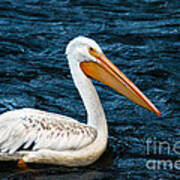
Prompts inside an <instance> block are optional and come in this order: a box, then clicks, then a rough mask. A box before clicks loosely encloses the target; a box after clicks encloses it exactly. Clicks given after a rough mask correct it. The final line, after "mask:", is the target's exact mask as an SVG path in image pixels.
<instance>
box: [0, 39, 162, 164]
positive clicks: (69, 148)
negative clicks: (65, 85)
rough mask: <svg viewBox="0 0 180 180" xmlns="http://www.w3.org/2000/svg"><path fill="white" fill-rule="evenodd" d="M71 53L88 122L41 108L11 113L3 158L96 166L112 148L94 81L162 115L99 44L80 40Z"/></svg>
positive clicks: (5, 123) (1, 144)
mask: <svg viewBox="0 0 180 180" xmlns="http://www.w3.org/2000/svg"><path fill="white" fill-rule="evenodd" d="M66 55H67V59H68V62H69V66H70V69H71V74H72V77H73V80H74V83H75V85H76V87H77V89H78V91H79V93H80V96H81V98H82V100H83V102H84V105H85V108H86V110H87V115H88V118H87V124H83V123H80V122H78V121H76V120H74V119H72V118H70V117H66V116H63V115H59V114H54V113H50V112H44V111H40V110H36V109H28V108H25V109H20V110H14V111H8V112H5V113H3V114H2V115H0V160H21V161H23V162H36V163H51V164H59V165H64V166H85V165H89V164H91V163H93V162H95V161H96V160H97V159H98V158H99V157H100V156H101V154H102V153H103V152H104V151H105V149H106V146H107V139H108V129H107V123H106V118H105V114H104V110H103V108H102V105H101V103H100V100H99V97H98V94H97V92H96V90H95V88H94V86H93V84H92V82H91V80H90V77H92V78H94V79H96V80H98V81H101V82H103V83H104V84H106V85H108V86H110V87H111V88H113V89H115V90H116V91H117V92H119V93H121V94H123V95H124V96H126V97H127V98H129V99H130V100H132V101H133V102H135V103H137V104H138V105H140V106H142V107H144V108H146V109H148V110H150V111H152V112H154V113H156V114H157V115H158V116H160V111H159V110H158V109H157V108H156V107H155V106H154V105H153V104H152V103H151V102H150V100H148V99H147V97H146V96H145V95H143V93H142V92H141V91H140V90H139V89H138V88H137V87H136V86H135V85H134V84H133V83H132V82H131V81H130V80H129V79H128V78H127V77H126V76H125V75H124V74H123V73H122V72H121V71H120V70H119V69H118V68H117V67H116V66H115V65H113V64H112V63H111V62H110V61H109V60H108V58H107V57H106V56H105V55H104V53H103V52H102V50H101V48H100V47H99V45H98V44H97V43H96V42H95V41H94V40H92V39H89V38H87V37H83V36H79V37H76V38H75V39H73V40H71V41H70V42H69V44H68V45H67V48H66Z"/></svg>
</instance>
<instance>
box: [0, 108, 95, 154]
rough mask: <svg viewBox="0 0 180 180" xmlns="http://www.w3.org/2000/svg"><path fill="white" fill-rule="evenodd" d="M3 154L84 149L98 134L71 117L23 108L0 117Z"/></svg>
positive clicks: (0, 144)
mask: <svg viewBox="0 0 180 180" xmlns="http://www.w3.org/2000/svg"><path fill="white" fill-rule="evenodd" d="M0 124H1V126H0V152H1V153H9V154H14V153H15V152H16V151H19V149H20V150H26V149H28V148H29V147H30V146H32V147H31V148H32V150H33V151H36V150H39V149H49V150H56V151H63V150H72V149H73V150H75V149H81V148H83V147H85V146H87V145H88V144H91V143H92V142H93V141H94V140H95V138H96V136H97V131H96V130H95V129H94V128H92V127H90V126H88V125H86V124H83V123H80V122H78V121H76V120H73V119H72V118H69V117H67V116H63V115H58V114H55V113H49V112H45V111H40V110H35V109H21V110H15V111H10V112H7V113H4V114H2V115H1V116H0Z"/></svg>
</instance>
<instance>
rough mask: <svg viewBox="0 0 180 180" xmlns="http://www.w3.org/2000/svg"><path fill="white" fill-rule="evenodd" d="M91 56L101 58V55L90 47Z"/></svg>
mask: <svg viewBox="0 0 180 180" xmlns="http://www.w3.org/2000/svg"><path fill="white" fill-rule="evenodd" d="M89 54H91V55H92V56H94V57H96V58H98V57H99V53H98V52H97V51H96V50H95V49H94V48H93V47H89Z"/></svg>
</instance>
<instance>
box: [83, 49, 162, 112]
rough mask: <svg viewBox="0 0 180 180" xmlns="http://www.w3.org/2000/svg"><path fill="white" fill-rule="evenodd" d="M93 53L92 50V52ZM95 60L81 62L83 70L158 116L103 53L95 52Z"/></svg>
mask: <svg viewBox="0 0 180 180" xmlns="http://www.w3.org/2000/svg"><path fill="white" fill-rule="evenodd" d="M93 54H94V52H93ZM95 57H96V58H97V62H92V61H89V62H86V61H85V62H81V64H80V67H81V69H82V70H83V72H84V73H85V74H86V75H87V76H89V77H92V78H94V79H95V80H98V81H100V82H102V83H104V84H106V85H107V86H109V87H111V88H113V89H114V90H116V91H117V92H119V93H121V94H122V95H124V96H126V97H127V98H128V99H130V100H131V101H133V102H135V103H136V104H138V105H140V106H142V107H144V108H146V109H148V110H149V111H152V112H154V113H155V114H157V115H158V116H160V114H161V113H160V111H159V110H158V109H157V108H156V107H155V106H154V105H153V103H152V102H151V101H150V100H149V99H148V98H147V97H146V96H145V95H144V94H143V93H142V92H141V91H140V90H139V89H138V88H137V87H136V86H135V85H134V83H133V82H132V81H130V80H129V79H128V78H127V77H126V76H125V75H124V74H123V73H122V72H121V71H120V70H119V69H118V68H117V67H116V66H115V65H114V64H113V63H112V62H111V61H110V60H109V59H108V58H107V57H106V56H105V55H104V54H103V53H98V54H97V52H96V56H95Z"/></svg>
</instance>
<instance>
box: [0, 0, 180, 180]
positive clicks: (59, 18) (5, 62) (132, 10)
mask: <svg viewBox="0 0 180 180" xmlns="http://www.w3.org/2000/svg"><path fill="white" fill-rule="evenodd" d="M78 35H84V36H88V37H91V38H93V39H95V40H96V41H97V42H98V43H99V44H100V46H101V47H102V49H103V51H104V53H105V54H106V56H107V57H109V59H111V60H112V62H113V63H115V64H116V65H117V66H118V67H119V69H121V70H122V71H123V72H124V73H125V74H126V75H127V76H128V77H129V78H130V79H131V80H133V81H134V83H135V84H136V85H137V86H138V87H139V88H140V89H141V90H142V91H143V92H144V93H145V94H146V95H147V96H148V97H149V98H150V99H151V100H152V101H153V103H154V104H155V105H156V106H157V107H158V108H159V109H160V111H161V113H162V115H161V117H160V118H158V117H156V116H155V115H153V114H152V113H150V112H148V111H146V110H144V109H142V108H140V107H138V106H137V105H134V104H133V103H131V102H130V101H129V100H127V99H126V98H124V97H122V96H121V95H119V94H117V93H116V92H114V91H113V90H111V89H109V88H107V87H105V86H104V85H102V84H101V83H98V82H96V81H94V84H95V85H96V88H97V91H98V92H99V94H100V98H101V102H102V104H103V107H104V109H105V112H106V117H107V119H108V124H109V145H108V148H107V150H106V152H105V153H104V155H103V156H102V157H101V158H100V160H98V161H97V162H96V163H95V164H93V165H91V166H89V167H85V168H64V167H58V166H49V165H34V164H30V165H29V166H30V168H31V169H32V170H29V171H28V172H23V170H19V169H18V168H17V166H16V163H13V162H1V163H0V178H1V179H3V180H6V179H68V180H70V179H83V180H84V179H87V180H90V179H93V180H94V179H98V180H100V179H117V180H118V179H121V180H123V179H143V180H144V179H154V180H157V179H161V180H166V179H179V178H180V175H179V174H180V173H179V169H180V165H179V166H178V162H179V164H180V160H179V159H180V149H179V146H180V143H178V142H180V1H179V0H171V1H170V0H169V1H167V0H126V1H124V0H119V1H118V0H111V1H108V0H100V1H93V0H91V1H86V2H85V1H80V0H79V1H75V0H71V1H70V0H69V1H68V0H67V1H58V0H49V1H47V0H24V1H22V0H14V1H12V0H3V1H1V2H0V113H3V112H5V111H8V110H13V109H19V108H24V107H31V108H37V109H42V110H46V111H52V112H56V113H61V114H65V115H68V116H71V117H73V118H76V119H78V120H80V121H82V122H85V120H86V112H85V110H84V107H83V104H82V102H81V99H80V96H79V94H78V92H77V90H76V89H75V88H74V84H73V82H72V79H71V75H70V72H69V68H68V64H67V60H66V57H65V55H64V51H65V47H66V45H67V43H68V42H69V40H71V39H72V38H74V37H76V36H78ZM147 140H150V141H149V149H148V145H147ZM163 142H166V145H164V146H163V147H162V146H161V147H160V145H159V144H160V143H163ZM158 148H161V150H162V151H161V152H160V153H157V152H158V151H157V152H156V151H154V149H155V150H156V149H157V150H159V149H158ZM148 150H149V153H148ZM159 160H164V161H165V163H166V164H165V167H164V166H163V164H161V166H159V167H158V165H157V163H158V162H159ZM167 160H168V161H169V162H170V164H168V163H167ZM148 162H149V164H148ZM153 162H154V164H153ZM148 165H149V166H148ZM171 165H173V167H172V166H171ZM148 167H149V169H148ZM178 168H179V169H178Z"/></svg>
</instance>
